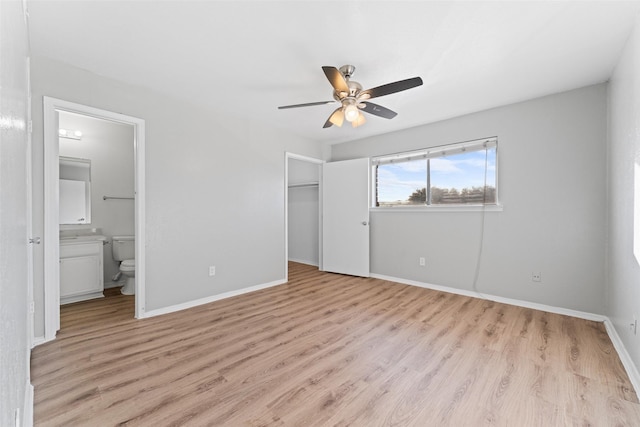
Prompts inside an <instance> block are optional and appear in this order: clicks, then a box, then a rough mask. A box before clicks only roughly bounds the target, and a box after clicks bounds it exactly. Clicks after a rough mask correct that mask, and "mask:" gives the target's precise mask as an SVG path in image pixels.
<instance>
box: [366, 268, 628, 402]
mask: <svg viewBox="0 0 640 427" xmlns="http://www.w3.org/2000/svg"><path fill="white" fill-rule="evenodd" d="M371 277H373V278H376V279H382V280H388V281H390V282H396V283H402V284H404V285H410V286H417V287H420V288H426V289H433V290H436V291H442V292H448V293H452V294H457V295H464V296H468V297H473V298H480V299H485V300H489V301H495V302H499V303H503V304H509V305H515V306H518V307H524V308H531V309H534V310H540V311H546V312H548V313H555V314H563V315H565V316H571V317H577V318H579V319H585V320H592V321H595V322H603V323H604V326H605V329H606V330H607V334H608V335H609V338H610V339H611V342H612V343H613V347H614V348H615V349H616V352H617V353H618V357H620V361H621V362H622V365H623V366H624V368H625V370H626V371H627V375H628V376H629V380H630V381H631V384H632V385H633V388H634V389H635V390H636V392H640V373H638V368H637V367H636V365H635V364H634V363H633V360H632V359H631V356H629V353H628V352H627V349H626V347H625V346H624V343H623V342H622V340H621V339H620V336H619V335H618V332H617V331H616V328H615V327H614V326H613V323H612V322H611V320H610V319H609V318H608V317H607V316H603V315H601V314H593V313H588V312H584V311H579V310H571V309H568V308H563V307H554V306H551V305H546V304H539V303H535V302H529V301H523V300H517V299H513V298H504V297H498V296H495V295H487V294H483V293H479V292H474V291H468V290H466V289H456V288H450V287H448V286H440V285H433V284H430V283H423V282H418V281H415V280H407V279H401V278H398V277H390V276H384V275H382V274H371Z"/></svg>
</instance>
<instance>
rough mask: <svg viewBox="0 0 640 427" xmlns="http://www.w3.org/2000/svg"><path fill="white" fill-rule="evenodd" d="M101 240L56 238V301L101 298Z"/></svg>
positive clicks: (102, 294) (102, 295) (102, 280)
mask: <svg viewBox="0 0 640 427" xmlns="http://www.w3.org/2000/svg"><path fill="white" fill-rule="evenodd" d="M102 254H103V249H102V240H73V239H70V240H61V241H60V304H68V303H71V302H77V301H84V300H88V299H94V298H102V297H104V293H103V291H104V277H103V265H102V262H103V261H102Z"/></svg>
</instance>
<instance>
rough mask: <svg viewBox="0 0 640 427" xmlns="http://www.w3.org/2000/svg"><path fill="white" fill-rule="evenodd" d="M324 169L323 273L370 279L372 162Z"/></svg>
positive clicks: (351, 162)
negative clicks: (370, 168)
mask: <svg viewBox="0 0 640 427" xmlns="http://www.w3.org/2000/svg"><path fill="white" fill-rule="evenodd" d="M322 166H323V167H322V206H323V207H322V245H323V246H322V269H323V270H324V271H330V272H333V273H341V274H349V275H352V276H362V277H369V176H370V173H369V159H354V160H345V161H340V162H331V163H325V164H323V165H322Z"/></svg>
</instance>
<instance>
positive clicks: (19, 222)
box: [0, 1, 32, 426]
mask: <svg viewBox="0 0 640 427" xmlns="http://www.w3.org/2000/svg"><path fill="white" fill-rule="evenodd" d="M28 55H29V50H28V35H27V26H26V20H25V17H24V15H23V9H22V2H19V1H2V2H0V93H1V95H2V96H1V97H0V117H1V118H2V123H1V126H0V130H1V131H2V133H1V134H0V303H2V308H1V309H0V425H1V426H14V425H16V422H15V417H16V411H19V417H20V418H21V419H23V420H24V421H25V423H28V422H29V419H30V417H29V413H30V408H25V406H27V405H29V406H30V404H31V403H32V402H31V401H30V398H28V397H26V396H27V394H29V393H30V390H31V388H30V385H29V356H30V346H31V344H30V342H31V341H30V337H31V333H32V331H31V329H30V326H31V322H30V320H29V315H28V313H27V307H28V306H29V300H30V296H29V289H28V286H27V283H28V260H27V250H31V246H30V245H29V246H27V219H28V212H27V193H28V191H27V190H28V188H27V171H28V169H27V149H28V139H27V131H26V129H27V122H28V119H29V118H28V111H27V88H28V82H27V67H26V64H27V57H28ZM27 411H29V412H28V413H27V414H25V412H27Z"/></svg>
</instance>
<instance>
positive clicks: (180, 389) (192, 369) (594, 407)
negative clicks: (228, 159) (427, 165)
mask: <svg viewBox="0 0 640 427" xmlns="http://www.w3.org/2000/svg"><path fill="white" fill-rule="evenodd" d="M133 306H134V298H133V297H130V296H123V295H120V294H118V293H116V292H115V291H109V290H108V291H107V297H106V298H103V299H99V300H94V301H86V302H82V303H76V304H69V305H65V306H63V307H62V308H61V326H62V328H61V331H60V332H59V333H58V338H57V339H56V340H55V341H53V342H50V343H46V344H43V345H41V346H38V347H36V348H35V349H34V350H33V353H32V381H33V384H34V386H35V408H34V412H35V414H34V418H35V424H36V425H37V426H111V425H131V426H154V427H155V426H173V425H175V426H209V425H225V426H227V425H229V426H301V425H304V426H324V425H336V426H367V427H368V426H387V425H398V426H426V425H434V426H435V425H437V426H440V425H449V426H479V425H490V426H514V425H536V426H537V425H544V426H547V425H549V426H551V425H598V426H609V425H610V426H617V425H621V426H639V425H640V403H639V402H638V397H637V395H636V393H635V391H634V390H633V387H632V386H631V383H630V381H629V378H628V377H627V375H626V373H625V371H624V368H623V366H622V363H621V362H620V360H619V358H618V356H617V354H616V352H615V349H614V347H613V345H612V343H611V341H610V339H609V337H608V336H607V333H606V330H605V329H604V326H603V325H602V324H600V323H597V322H591V321H586V320H581V319H576V318H571V317H567V316H561V315H556V314H551V313H545V312H541V311H537V310H532V309H527V308H522V307H516V306H509V305H505V304H500V303H496V302H492V301H486V300H481V299H475V298H469V297H464V296H460V295H454V294H448V293H443V292H438V291H433V290H429V289H422V288H417V287H412V286H407V285H401V284H397V283H393V282H390V281H385V280H378V279H372V278H359V277H352V276H341V275H337V274H331V273H322V272H319V271H318V270H317V269H316V268H314V267H311V266H306V265H302V264H297V263H290V272H289V282H288V283H286V284H283V285H280V286H276V287H273V288H268V289H264V290H261V291H257V292H253V293H251V294H246V295H241V296H237V297H233V298H228V299H225V300H221V301H217V302H214V303H211V304H206V305H203V306H199V307H194V308H192V309H189V310H184V311H181V312H177V313H171V314H167V315H163V316H158V317H154V318H150V319H144V320H135V319H134V318H133V310H134V307H133Z"/></svg>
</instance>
